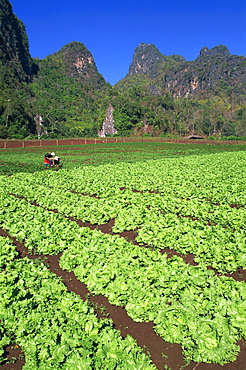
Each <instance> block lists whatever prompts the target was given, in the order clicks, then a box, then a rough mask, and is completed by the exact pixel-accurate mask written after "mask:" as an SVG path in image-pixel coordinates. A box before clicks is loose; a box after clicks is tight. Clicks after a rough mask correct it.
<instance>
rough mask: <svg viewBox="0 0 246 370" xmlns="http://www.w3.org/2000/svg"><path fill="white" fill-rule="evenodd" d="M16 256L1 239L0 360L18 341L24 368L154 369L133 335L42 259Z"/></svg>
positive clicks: (9, 244)
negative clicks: (104, 315)
mask: <svg viewBox="0 0 246 370" xmlns="http://www.w3.org/2000/svg"><path fill="white" fill-rule="evenodd" d="M16 254H17V253H16V252H15V246H14V245H12V244H11V243H10V241H9V240H8V239H7V238H3V237H0V271H1V275H0V297H1V298H0V333H1V337H0V362H1V361H2V360H3V357H2V355H3V353H4V350H3V348H4V346H6V345H9V344H11V343H13V341H14V342H15V343H16V344H17V345H18V346H20V347H21V348H22V350H23V352H24V354H25V365H24V367H23V369H25V370H29V369H30V370H35V369H54V370H55V369H56V370H58V369H59V370H61V369H64V370H65V369H81V370H82V369H86V370H88V369H100V370H101V369H105V370H109V369H115V368H116V366H117V369H122V370H123V369H125V370H128V369H131V370H135V369H143V370H145V369H149V370H151V369H153V370H154V369H155V366H154V365H151V364H150V360H149V358H148V357H147V356H146V355H145V354H144V353H142V351H141V350H140V348H139V347H138V346H137V344H136V342H135V340H134V339H133V338H132V337H131V336H127V337H126V338H125V339H124V340H123V339H122V338H121V336H120V334H119V332H118V331H117V330H115V329H113V323H112V321H111V320H109V319H101V320H98V319H97V317H96V316H95V314H94V312H93V309H92V307H90V305H89V304H88V302H83V301H82V300H81V299H80V298H78V297H77V296H76V295H75V294H74V293H71V292H70V293H69V292H67V290H66V288H65V286H64V285H63V283H62V282H61V280H60V279H59V278H58V277H56V276H55V275H54V274H52V273H51V272H49V270H48V268H47V267H45V266H44V265H43V263H41V262H40V261H37V260H29V259H28V258H24V259H18V258H17V256H16Z"/></svg>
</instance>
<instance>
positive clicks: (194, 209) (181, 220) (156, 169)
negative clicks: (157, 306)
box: [0, 152, 246, 273]
mask: <svg viewBox="0 0 246 370" xmlns="http://www.w3.org/2000/svg"><path fill="white" fill-rule="evenodd" d="M244 157H245V156H244V153H240V152H239V153H223V154H220V155H210V156H205V157H189V158H184V159H183V160H182V161H181V160H178V159H175V160H171V159H169V160H165V161H164V160H157V161H149V162H146V163H140V164H139V163H138V164H137V163H135V164H128V165H127V166H126V165H124V166H122V165H121V164H119V165H114V166H112V165H108V166H99V167H96V168H90V167H87V168H80V169H77V170H76V171H75V170H71V171H64V170H62V171H59V172H58V173H57V172H46V171H43V172H42V173H35V174H17V175H14V176H12V177H9V178H5V177H1V178H0V182H1V184H2V186H3V187H4V189H5V191H6V192H9V193H14V194H16V195H17V196H22V197H25V198H27V199H28V200H29V201H32V202H34V201H35V202H37V203H38V204H39V205H40V206H42V207H45V208H46V209H53V210H57V211H58V212H59V213H61V214H64V215H66V216H72V217H74V218H77V219H80V220H82V221H83V222H89V223H91V224H96V225H99V224H103V223H106V222H108V221H109V220H111V219H114V220H115V221H114V226H113V231H114V232H115V233H117V232H122V231H125V230H136V229H138V230H137V231H136V234H137V238H136V240H137V241H138V243H139V244H147V245H149V246H152V247H155V248H159V249H163V248H169V249H174V250H176V251H177V252H179V253H182V254H187V253H193V254H194V255H195V262H197V263H199V264H203V265H206V266H208V265H209V266H212V267H213V268H214V269H216V270H217V271H218V272H221V273H226V272H229V273H230V272H233V271H235V270H237V269H238V268H244V269H245V268H246V247H245V237H246V230H245V221H246V208H244V207H241V208H239V209H237V208H232V207H231V206H230V205H231V204H238V202H239V200H240V202H241V203H242V204H244V201H243V198H244V197H245V191H244V184H242V183H243V181H242V177H243V176H242V174H243V173H244V171H245V172H246V161H245V158H244ZM243 158H244V161H243ZM205 163H209V164H210V165H209V171H207V170H201V168H202V169H203V168H204V164H205ZM221 163H222V164H221ZM181 165H182V168H185V169H186V170H187V171H188V174H189V176H188V175H187V173H183V172H181ZM239 165H240V174H239V171H236V169H237V168H238V166H239ZM191 166H192V168H193V173H191V174H190V171H191ZM206 168H207V167H206ZM194 173H195V175H194ZM225 173H226V174H225ZM74 192H76V193H74ZM80 193H83V194H87V195H84V196H82V195H81V194H80ZM222 198H223V202H222ZM219 201H220V202H222V204H220V205H218V203H217V202H219Z"/></svg>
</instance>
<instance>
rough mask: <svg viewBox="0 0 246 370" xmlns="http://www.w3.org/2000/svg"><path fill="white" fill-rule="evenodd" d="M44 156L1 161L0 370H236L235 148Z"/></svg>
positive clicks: (245, 329) (243, 252)
mask: <svg viewBox="0 0 246 370" xmlns="http://www.w3.org/2000/svg"><path fill="white" fill-rule="evenodd" d="M49 150H50V151H55V152H57V154H58V155H59V156H60V157H61V161H62V167H61V168H59V169H56V168H54V169H52V168H50V169H44V168H43V156H44V154H45V152H44V148H26V149H24V148H20V149H2V150H0V173H1V175H0V183H1V186H0V189H1V190H0V193H1V196H0V203H1V206H0V270H1V274H0V368H2V369H21V368H22V369H24V370H35V369H42V370H49V369H51V370H53V369H54V370H58V369H59V370H70V369H71V370H76V369H78V370H81V369H85V370H87V369H88V370H89V369H93V370H94V369H98V370H99V369H105V370H114V369H121V370H123V369H124V370H141V369H142V370H150V369H151V370H154V369H166V370H180V369H187V370H196V369H197V370H208V369H215V370H217V369H223V370H224V369H225V370H236V369H237V370H245V363H246V345H245V340H246V284H245V281H246V243H245V241H246V190H245V179H246V152H245V146H244V145H230V144H227V145H208V144H172V143H154V142H150V143H114V144H98V145H94V146H93V145H86V146H76V147H75V146H74V147H72V146H71V147H69V146H63V147H55V148H47V150H46V151H49Z"/></svg>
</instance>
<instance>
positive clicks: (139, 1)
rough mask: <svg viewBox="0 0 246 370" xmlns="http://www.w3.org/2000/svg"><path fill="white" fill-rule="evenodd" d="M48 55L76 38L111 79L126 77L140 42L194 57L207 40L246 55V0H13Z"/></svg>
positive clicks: (38, 48)
mask: <svg viewBox="0 0 246 370" xmlns="http://www.w3.org/2000/svg"><path fill="white" fill-rule="evenodd" d="M10 2H11V4H12V6H13V11H14V13H15V15H16V16H17V17H18V18H19V19H21V20H22V21H23V22H24V24H25V26H26V31H27V35H28V38H29V46H30V53H31V55H32V57H34V58H36V57H39V58H40V59H43V58H45V57H46V56H47V55H50V54H53V53H55V52H56V51H58V50H60V49H61V48H62V47H63V46H64V45H66V44H68V43H69V42H72V41H78V42H82V43H83V44H84V45H85V46H86V47H87V48H88V50H89V51H90V52H91V53H92V55H93V57H94V60H95V62H96V65H97V68H98V71H99V73H101V74H102V75H103V77H104V78H105V79H106V81H108V82H109V83H110V84H111V85H114V84H115V83H116V82H118V81H119V80H120V79H122V78H124V77H125V75H126V74H127V72H128V69H129V66H130V64H131V62H132V57H133V53H134V50H135V49H136V47H137V46H138V45H139V44H140V43H146V44H154V45H155V46H156V47H157V48H158V49H159V50H160V52H161V53H162V54H164V55H172V54H179V55H182V56H183V57H185V59H186V60H194V59H196V57H197V56H198V55H199V53H200V50H201V48H202V47H203V46H207V47H208V48H209V49H210V48H212V47H214V46H217V45H221V44H223V45H226V46H227V47H228V49H229V51H230V53H231V54H236V55H244V56H246V0H230V1H229V0H196V1H193V0H10Z"/></svg>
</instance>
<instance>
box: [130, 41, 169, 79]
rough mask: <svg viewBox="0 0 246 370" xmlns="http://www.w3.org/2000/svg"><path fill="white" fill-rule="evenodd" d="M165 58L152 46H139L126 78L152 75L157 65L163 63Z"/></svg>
mask: <svg viewBox="0 0 246 370" xmlns="http://www.w3.org/2000/svg"><path fill="white" fill-rule="evenodd" d="M164 61H165V56H164V55H162V54H161V52H160V51H159V50H158V49H157V48H156V47H155V45H153V44H144V43H142V44H140V45H139V46H138V47H137V48H136V50H135V52H134V55H133V60H132V63H131V65H130V68H129V72H128V76H134V75H136V74H153V73H155V71H156V67H157V64H158V63H159V62H164Z"/></svg>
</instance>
